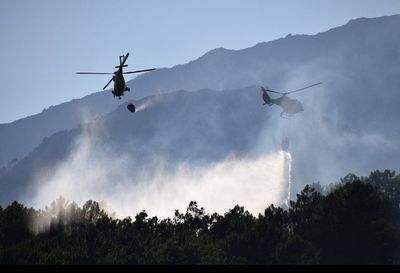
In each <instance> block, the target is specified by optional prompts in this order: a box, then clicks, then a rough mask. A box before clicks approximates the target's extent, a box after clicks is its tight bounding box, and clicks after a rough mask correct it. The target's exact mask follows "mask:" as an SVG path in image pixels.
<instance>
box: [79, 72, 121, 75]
mask: <svg viewBox="0 0 400 273" xmlns="http://www.w3.org/2000/svg"><path fill="white" fill-rule="evenodd" d="M75 74H90V75H112V74H114V73H108V72H107V73H103V72H76V73H75Z"/></svg>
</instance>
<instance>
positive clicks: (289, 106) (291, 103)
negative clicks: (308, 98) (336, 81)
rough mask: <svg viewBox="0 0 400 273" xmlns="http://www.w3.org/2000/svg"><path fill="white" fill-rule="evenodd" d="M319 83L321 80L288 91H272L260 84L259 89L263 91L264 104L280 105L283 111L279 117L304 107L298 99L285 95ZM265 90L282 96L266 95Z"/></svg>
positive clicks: (294, 112)
mask: <svg viewBox="0 0 400 273" xmlns="http://www.w3.org/2000/svg"><path fill="white" fill-rule="evenodd" d="M321 83H322V82H319V83H315V84H312V85H309V86H306V87H303V88H300V89H296V90H293V91H289V92H278V91H273V90H270V89H265V88H264V87H262V86H261V89H262V91H263V94H262V99H263V100H264V105H265V104H268V105H270V106H271V105H273V104H276V105H279V106H280V107H282V110H283V111H282V113H281V115H280V116H281V117H282V116H286V117H291V116H293V115H294V114H296V113H299V112H303V111H304V108H303V105H302V104H301V103H300V101H298V100H296V99H291V98H289V97H288V96H287V95H288V94H291V93H294V92H299V91H302V90H304V89H307V88H310V87H313V86H316V85H318V84H321ZM267 92H272V93H278V94H281V95H282V96H281V97H279V98H276V99H272V98H271V97H270V96H269V95H268V93H267Z"/></svg>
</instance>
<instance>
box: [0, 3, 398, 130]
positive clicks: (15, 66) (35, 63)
mask: <svg viewBox="0 0 400 273" xmlns="http://www.w3.org/2000/svg"><path fill="white" fill-rule="evenodd" d="M393 14H400V1H398V0H301V1H300V0H279V1H278V0H276V1H275V0H246V1H244V0H242V1H239V0H169V1H163V0H146V1H134V0H129V1H125V0H118V1H115V0H108V1H106V0H96V1H94V0H85V1H82V0H68V1H67V0H65V1H62V0H57V1H54V0H1V1H0V36H1V38H0V82H1V87H0V123H9V122H12V121H14V120H17V119H20V118H24V117H26V116H29V115H33V114H36V113H39V112H41V111H42V110H43V109H45V108H48V107H49V106H51V105H57V104H60V103H62V102H66V101H70V100H71V99H74V98H81V97H84V96H86V95H89V94H91V93H93V92H97V91H101V89H102V88H103V86H104V84H105V83H106V82H107V81H108V78H107V77H106V76H102V75H95V76H85V75H76V74H75V72H76V71H96V72H113V71H114V66H115V65H117V63H118V56H119V55H121V54H122V53H126V52H130V57H129V59H128V65H129V67H128V68H130V69H132V70H137V69H145V68H153V67H156V68H161V67H172V66H174V65H177V64H184V63H187V62H189V61H191V60H194V59H197V58H198V57H200V56H201V55H203V54H204V53H206V52H207V51H209V50H211V49H213V48H216V47H224V48H228V49H242V48H247V47H251V46H253V45H255V44H257V43H259V42H265V41H271V40H274V39H278V38H281V37H284V36H286V35H287V34H289V33H291V34H310V35H313V34H316V33H318V32H323V31H326V30H328V29H330V28H333V27H337V26H340V25H343V24H345V23H347V22H348V21H349V20H351V19H355V18H359V17H379V16H385V15H393ZM134 77H135V76H127V77H126V79H127V80H129V79H132V78H134ZM110 99H112V97H111V96H110Z"/></svg>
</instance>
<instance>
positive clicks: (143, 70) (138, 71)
mask: <svg viewBox="0 0 400 273" xmlns="http://www.w3.org/2000/svg"><path fill="white" fill-rule="evenodd" d="M153 70H156V69H155V68H150V69H142V70H135V71H127V72H123V74H133V73H140V72H147V71H153Z"/></svg>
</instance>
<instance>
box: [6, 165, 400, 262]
mask: <svg viewBox="0 0 400 273" xmlns="http://www.w3.org/2000/svg"><path fill="white" fill-rule="evenodd" d="M399 204H400V176H398V175H397V176H396V175H395V173H394V172H391V171H388V170H386V171H384V172H380V171H375V172H372V173H371V174H370V175H369V177H356V176H355V175H348V176H346V177H345V178H343V179H342V180H341V182H340V183H338V184H335V185H330V186H329V187H327V188H323V187H321V186H320V185H319V184H313V186H309V185H307V186H306V187H305V188H304V189H303V190H302V191H301V192H300V193H299V194H297V198H296V200H295V201H291V202H290V204H289V206H288V208H280V207H275V206H273V205H271V206H270V207H268V208H267V209H266V210H265V212H264V214H259V215H258V216H257V217H255V216H253V215H251V214H250V213H249V212H248V211H246V210H245V208H243V207H241V206H238V205H237V206H235V207H234V208H233V209H231V210H230V211H229V212H227V213H225V214H224V215H218V214H212V215H210V214H207V213H206V212H205V211H204V209H203V208H199V206H198V205H197V203H196V202H190V204H189V206H188V208H187V210H186V212H185V213H181V212H179V211H178V210H177V211H175V216H174V217H173V218H172V219H171V218H167V219H158V218H157V217H153V218H149V217H148V215H147V214H146V212H145V211H142V212H140V213H139V214H137V215H136V216H135V219H134V220H133V219H131V218H129V217H128V218H125V219H113V218H111V217H109V216H108V215H107V214H106V213H105V212H104V211H102V210H100V208H99V204H98V203H97V202H94V201H88V202H86V204H85V205H84V206H83V207H82V208H80V207H78V206H77V205H76V204H75V203H72V204H69V203H68V202H66V201H65V200H64V199H63V198H59V199H58V200H56V201H55V202H53V203H52V204H51V205H50V207H47V208H46V210H45V211H41V210H39V211H37V210H35V209H32V208H27V207H25V206H23V205H22V204H20V203H18V202H13V203H12V204H10V205H9V206H7V207H6V208H1V207H0V263H1V264H397V263H399V259H400V252H399V243H398V242H399V236H400V223H399V219H400V217H399V216H400V208H399ZM46 221H47V225H44V224H43V223H45V222H46ZM46 227H48V228H47V229H46Z"/></svg>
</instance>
